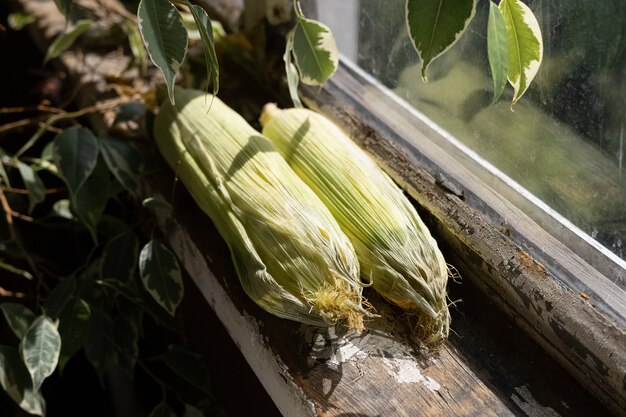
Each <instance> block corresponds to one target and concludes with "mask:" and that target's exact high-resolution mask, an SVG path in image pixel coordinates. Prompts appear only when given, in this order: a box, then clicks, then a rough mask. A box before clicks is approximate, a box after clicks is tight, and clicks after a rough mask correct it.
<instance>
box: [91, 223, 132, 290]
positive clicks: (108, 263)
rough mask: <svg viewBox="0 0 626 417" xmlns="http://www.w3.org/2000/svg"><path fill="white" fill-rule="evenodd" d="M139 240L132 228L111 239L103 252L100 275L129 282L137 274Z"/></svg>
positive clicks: (103, 277) (104, 277)
mask: <svg viewBox="0 0 626 417" xmlns="http://www.w3.org/2000/svg"><path fill="white" fill-rule="evenodd" d="M138 254H139V240H138V239H137V236H136V235H135V233H134V232H133V231H132V230H128V231H127V232H125V233H122V234H121V235H118V236H116V237H114V238H113V239H111V240H110V241H109V242H108V243H107V244H106V246H105V247H104V250H103V252H102V264H101V265H100V276H101V278H102V279H109V278H114V279H117V280H119V281H122V282H124V283H129V282H131V280H132V279H133V276H134V275H135V268H136V266H137V256H138Z"/></svg>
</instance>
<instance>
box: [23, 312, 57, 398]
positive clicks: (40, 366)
mask: <svg viewBox="0 0 626 417" xmlns="http://www.w3.org/2000/svg"><path fill="white" fill-rule="evenodd" d="M57 327H58V321H57V322H56V323H54V322H53V321H52V320H50V318H48V317H47V316H39V317H37V318H36V319H35V321H33V323H32V324H31V325H30V327H29V328H28V330H27V331H26V334H25V335H24V339H22V343H21V344H20V353H21V354H22V358H23V359H24V364H25V365H26V369H28V372H29V373H30V376H31V379H32V381H33V389H34V390H35V391H38V390H39V387H41V384H42V383H43V381H44V380H45V379H46V378H47V377H49V376H50V375H52V372H54V370H55V368H56V367H57V363H58V362H59V354H60V353H61V336H60V335H59V331H58V330H57Z"/></svg>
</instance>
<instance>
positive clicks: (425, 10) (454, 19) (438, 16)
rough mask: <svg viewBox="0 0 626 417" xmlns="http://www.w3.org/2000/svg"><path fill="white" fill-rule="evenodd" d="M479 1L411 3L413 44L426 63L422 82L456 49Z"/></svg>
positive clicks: (415, 0)
mask: <svg viewBox="0 0 626 417" xmlns="http://www.w3.org/2000/svg"><path fill="white" fill-rule="evenodd" d="M476 2H477V0H407V2H406V22H407V24H408V27H409V34H410V35H411V36H410V38H411V42H413V46H414V47H415V50H416V51H417V53H418V55H419V57H420V59H421V60H422V71H421V72H422V79H423V80H424V81H426V69H427V68H428V65H430V63H431V62H432V61H434V60H435V59H436V58H438V57H439V56H440V55H441V54H443V53H444V52H445V51H447V50H448V49H449V48H450V47H452V45H454V44H455V43H456V42H457V41H458V40H459V39H460V38H461V36H462V35H463V33H465V30H466V29H467V26H468V25H469V23H470V22H471V21H472V18H473V17H474V14H475V13H476Z"/></svg>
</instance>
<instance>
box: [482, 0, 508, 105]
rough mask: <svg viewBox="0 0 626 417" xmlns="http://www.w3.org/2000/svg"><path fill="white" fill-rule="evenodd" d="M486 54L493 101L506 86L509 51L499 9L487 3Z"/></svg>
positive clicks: (491, 3)
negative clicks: (491, 82)
mask: <svg viewBox="0 0 626 417" xmlns="http://www.w3.org/2000/svg"><path fill="white" fill-rule="evenodd" d="M487 52H488V54H489V65H490V66H491V77H492V78H493V100H494V101H495V100H497V99H498V98H499V97H500V96H501V95H502V92H503V91H504V87H505V86H506V79H507V74H508V71H509V50H508V41H507V33H506V25H505V24H504V18H503V17H502V12H501V11H500V8H499V7H498V6H497V5H496V4H495V3H493V2H489V22H488V23H487Z"/></svg>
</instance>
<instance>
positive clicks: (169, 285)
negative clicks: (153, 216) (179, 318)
mask: <svg viewBox="0 0 626 417" xmlns="http://www.w3.org/2000/svg"><path fill="white" fill-rule="evenodd" d="M139 272H140V275H141V281H142V282H143V285H144V287H145V289H146V290H147V291H148V293H150V295H151V296H152V298H154V300H155V301H156V302H157V303H159V305H161V306H162V307H163V308H164V309H165V310H167V312H168V313H170V314H171V315H172V316H173V315H174V314H175V313H176V308H177V307H178V305H179V304H180V302H181V301H182V299H183V277H182V274H181V271H180V266H179V265H178V261H177V260H176V257H175V256H174V254H173V253H172V252H171V251H170V250H169V249H168V248H167V247H165V246H164V245H163V244H162V243H161V242H159V241H157V240H154V239H152V240H151V241H150V242H148V243H147V244H146V245H145V246H144V247H143V249H142V250H141V254H140V255H139Z"/></svg>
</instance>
